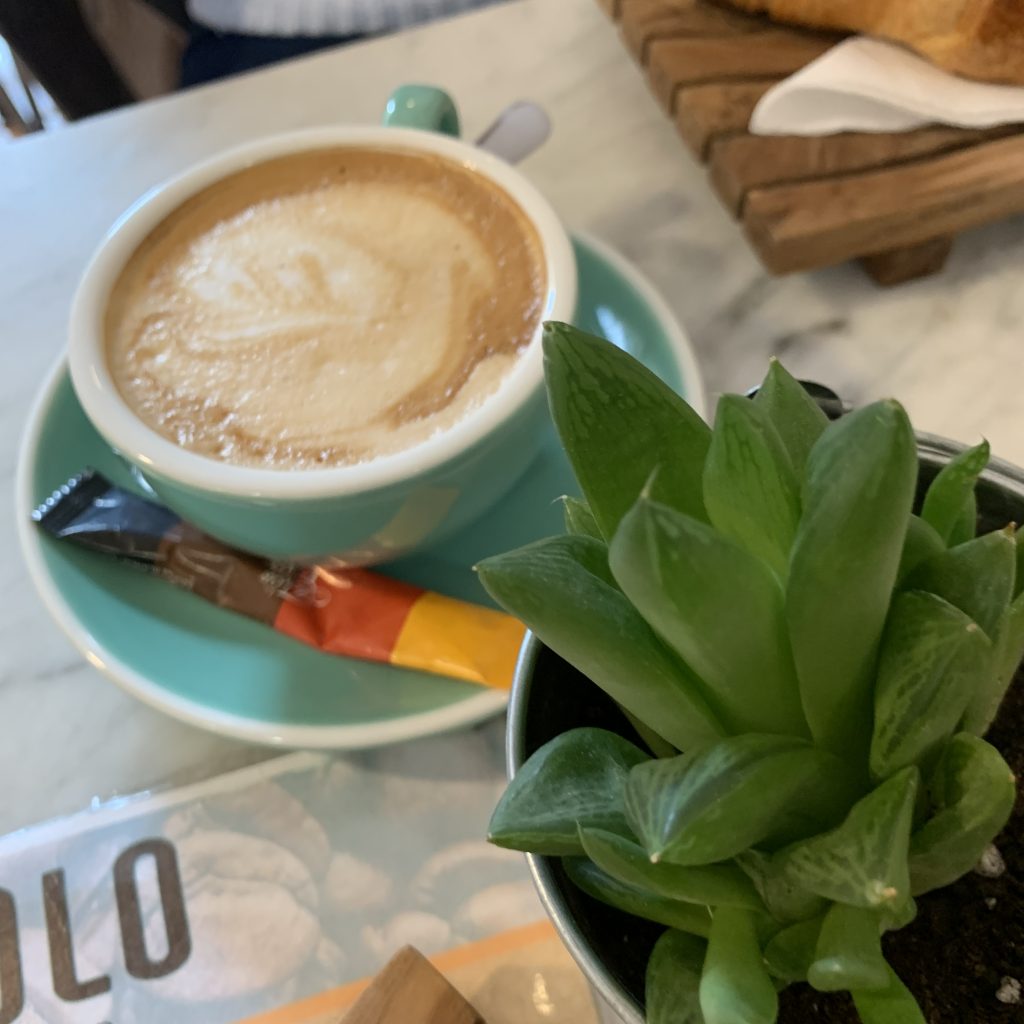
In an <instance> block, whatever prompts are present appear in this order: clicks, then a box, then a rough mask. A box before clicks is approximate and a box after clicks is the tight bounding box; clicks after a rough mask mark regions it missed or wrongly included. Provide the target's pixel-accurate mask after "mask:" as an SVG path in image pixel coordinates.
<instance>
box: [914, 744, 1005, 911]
mask: <svg viewBox="0 0 1024 1024" xmlns="http://www.w3.org/2000/svg"><path fill="white" fill-rule="evenodd" d="M928 796H929V800H930V802H931V806H932V809H933V815H932V817H931V818H930V820H929V821H927V822H926V823H925V824H924V826H922V828H920V829H919V830H918V831H916V832H915V833H914V834H913V836H912V837H911V840H910V881H911V888H912V890H913V892H914V894H915V895H918V896H919V895H921V894H922V893H926V892H931V890H932V889H939V888H941V887H942V886H945V885H949V884H951V883H952V882H955V881H956V880H957V879H958V878H960V877H961V876H962V875H965V874H966V873H967V872H968V871H970V869H971V868H972V867H974V865H975V864H976V863H977V861H978V859H979V858H980V857H981V855H982V853H983V852H984V850H985V847H987V846H988V844H989V843H991V842H992V840H993V839H995V838H996V836H997V835H998V834H999V833H1000V831H1002V829H1003V826H1004V825H1005V824H1006V823H1007V821H1009V818H1010V814H1011V812H1012V811H1013V805H1014V800H1015V799H1016V796H1017V787H1016V781H1015V779H1014V777H1013V772H1011V771H1010V767H1009V765H1008V764H1007V763H1006V762H1005V761H1004V760H1003V758H1002V757H1001V756H1000V754H999V751H997V750H996V749H995V747H992V746H990V745H989V744H988V743H986V742H985V741H984V740H981V739H978V737H977V736H972V735H970V734H969V733H958V734H957V735H956V736H954V737H953V738H952V739H951V740H950V741H949V743H948V744H947V746H946V749H945V750H944V751H943V753H942V757H941V758H940V759H939V762H938V765H937V766H936V768H935V771H934V772H933V774H932V776H931V778H930V779H929V783H928Z"/></svg>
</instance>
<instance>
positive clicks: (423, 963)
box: [344, 946, 484, 1024]
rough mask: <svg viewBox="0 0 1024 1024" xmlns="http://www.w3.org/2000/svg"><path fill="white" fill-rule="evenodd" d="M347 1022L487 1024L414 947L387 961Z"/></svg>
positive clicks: (380, 1023)
mask: <svg viewBox="0 0 1024 1024" xmlns="http://www.w3.org/2000/svg"><path fill="white" fill-rule="evenodd" d="M344 1024H484V1021H483V1018H482V1017H481V1016H480V1015H479V1014H478V1013H477V1012H476V1010H474V1009H473V1007H472V1006H470V1005H469V1003H467V1002H466V1000H465V999H463V998H462V996H460V995H459V993H458V992H456V991H455V989H454V988H452V986H451V985H449V984H448V982H447V981H445V979H444V978H443V977H442V976H441V975H440V974H439V973H438V972H437V970H436V969H435V968H434V967H433V966H432V965H431V964H430V963H429V962H428V961H427V960H426V959H425V958H424V957H423V956H422V955H421V954H420V953H418V952H417V951H416V950H415V949H413V948H412V947H411V946H406V947H405V949H402V950H400V951H399V952H398V953H396V954H395V955H394V957H392V959H391V960H390V961H389V962H388V965H387V966H386V967H385V968H384V970H383V971H381V973H380V974H378V975H377V977H376V978H375V979H374V980H373V983H372V984H371V985H370V987H369V988H368V989H367V990H366V991H365V992H364V993H363V995H362V996H361V998H360V999H359V1002H357V1003H356V1004H355V1006H353V1007H352V1009H351V1010H349V1011H348V1014H347V1015H346V1016H345V1018H344Z"/></svg>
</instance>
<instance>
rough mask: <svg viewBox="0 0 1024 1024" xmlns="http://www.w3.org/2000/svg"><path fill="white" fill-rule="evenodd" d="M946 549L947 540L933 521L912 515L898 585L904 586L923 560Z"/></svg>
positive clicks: (898, 575)
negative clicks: (927, 521) (929, 521)
mask: <svg viewBox="0 0 1024 1024" xmlns="http://www.w3.org/2000/svg"><path fill="white" fill-rule="evenodd" d="M945 550H946V542H945V541H944V540H943V539H942V538H941V537H940V536H939V534H938V532H937V531H936V529H935V527H934V526H932V525H931V523H926V522H925V521H924V520H923V519H922V518H921V517H920V516H911V517H910V521H909V522H908V523H907V536H906V539H905V540H904V542H903V552H902V554H901V555H900V568H899V572H898V573H897V585H898V586H902V585H903V584H904V583H905V582H906V580H907V578H908V577H909V576H910V574H911V573H912V572H913V571H914V570H915V569H916V568H917V567H918V566H919V565H921V564H922V563H923V562H926V561H928V559H929V558H932V557H933V556H935V555H941V554H942V552H943V551H945Z"/></svg>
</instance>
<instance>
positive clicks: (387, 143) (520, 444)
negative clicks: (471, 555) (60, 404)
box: [69, 86, 577, 565]
mask: <svg viewBox="0 0 1024 1024" xmlns="http://www.w3.org/2000/svg"><path fill="white" fill-rule="evenodd" d="M457 132H458V116H457V113H456V111H455V107H454V104H453V103H452V101H451V100H450V98H449V97H448V96H447V95H446V94H445V93H443V92H441V91H440V90H437V89H433V88H431V87H426V86H405V87H403V88H402V89H400V90H398V92H396V93H395V94H394V96H393V97H392V100H391V102H389V104H388V108H387V114H386V116H385V124H384V125H382V126H367V127H358V126H338V127H324V128H316V129H309V130H303V131H297V132H292V133H289V134H285V135H277V136H273V137H270V138H266V139H262V140H260V141H257V142H253V143H248V144H246V145H243V146H240V147H237V148H235V149H231V150H228V151H227V152H224V153H222V154H220V155H218V156H215V157H213V158H212V159H209V160H207V161H205V162H204V163H201V164H199V165H197V166H195V167H192V168H191V169H189V170H187V171H185V172H184V173H182V174H180V175H178V176H177V177H175V178H173V179H172V180H170V181H168V182H166V183H165V184H163V185H160V186H159V187H157V188H155V189H153V190H152V191H151V192H149V193H148V194H147V195H145V196H143V197H142V198H141V199H140V200H138V202H136V203H135V204H134V205H133V206H132V207H131V208H130V209H129V210H128V211H127V212H126V213H125V214H124V215H123V216H122V217H121V218H120V219H119V220H118V221H117V223H116V224H115V225H114V226H113V227H112V228H111V230H110V231H109V233H108V234H107V236H106V237H105V238H104V239H103V241H102V243H101V244H100V246H99V248H98V250H97V252H96V253H95V255H94V256H93V258H92V260H91V261H90V263H89V265H88V267H87V269H86V271H85V273H84V276H83V278H82V280H81V283H80V285H79V288H78V291H77V293H76V296H75V300H74V303H73V306H72V313H71V321H70V330H69V363H70V370H71V378H72V383H73V385H74V388H75V391H76V393H77V396H78V398H79V401H80V402H81V404H82V407H83V409H84V410H85V412H86V415H87V416H88V417H89V419H90V420H91V422H92V423H93V425H94V426H95V427H96V429H97V430H98V431H99V433H100V434H101V435H102V436H103V438H104V439H105V440H106V442H107V443H108V444H110V446H111V447H112V448H113V449H114V450H115V451H117V452H118V453H119V454H120V455H121V456H122V457H123V458H124V459H125V460H126V461H127V462H129V463H130V464H131V465H132V467H134V469H135V470H136V471H137V473H138V474H139V475H141V477H142V478H144V480H145V482H146V483H147V484H148V485H149V486H150V487H151V488H152V489H153V491H155V492H156V494H157V496H158V497H159V498H160V500H161V501H163V502H164V503H165V504H166V505H168V506H170V507H171V508H172V509H174V511H176V512H177V513H178V514H179V515H181V516H182V517H183V518H184V519H186V520H188V521H190V522H192V523H194V524H195V525H196V526H198V527H200V528H201V529H203V530H205V531H206V532H208V533H210V534H212V535H214V536H216V537H218V538H219V539H221V540H223V541H225V542H226V543H229V544H232V545H234V546H237V547H240V548H243V549H246V550H249V551H252V552H255V553H257V554H260V555H264V556H267V557H270V558H275V559H288V560H314V559H315V560H322V559H326V558H333V559H336V560H337V561H339V562H340V563H344V564H349V565H368V564H373V563H377V562H382V561H386V560H388V559H392V558H396V557H399V556H401V555H404V554H407V553H409V552H411V551H413V550H416V549H419V548H422V547H424V546H427V545H430V544H433V543H435V542H437V541H439V540H441V539H443V538H444V537H446V536H449V535H451V534H453V533H455V532H457V531H458V530H460V529H461V528H462V527H464V526H466V525H467V524H468V523H470V522H472V521H473V520H474V519H476V518H478V517H479V516H480V515H481V514H482V513H483V512H484V511H486V510H487V509H488V508H489V507H491V506H492V505H493V504H495V503H496V502H497V501H498V500H500V498H501V497H502V495H503V494H505V493H506V492H507V491H508V490H509V488H510V487H511V486H513V484H514V483H515V481H516V479H517V478H518V477H519V476H520V475H521V474H522V473H523V472H524V471H525V470H526V468H527V466H528V465H529V463H530V462H531V461H532V459H533V458H534V456H535V455H536V453H537V451H538V448H539V445H540V442H541V441H542V439H543V437H544V432H545V428H546V425H547V422H548V419H547V417H548V413H547V408H546V404H545V399H544V394H543V363H542V353H541V345H540V340H541V323H542V321H543V320H547V319H556V320H570V319H572V317H573V315H574V312H575V305H576V291H577V279H576V266H575V259H574V255H573V249H572V245H571V242H570V240H569V238H568V236H567V234H566V231H565V229H564V227H563V226H562V225H561V223H560V222H559V220H558V218H557V216H556V215H555V213H554V212H553V210H552V209H551V207H550V206H549V205H548V203H547V201H546V200H545V199H544V198H543V197H542V196H541V195H540V193H539V192H538V191H537V190H536V189H535V188H534V187H533V186H532V185H531V184H530V183H529V182H528V181H527V180H526V179H525V178H524V177H523V175H522V174H521V173H519V172H518V171H517V170H515V169H514V168H513V167H511V166H510V165H509V164H507V163H505V162H504V161H502V160H501V159H499V158H497V157H495V156H492V155H490V154H488V153H486V152H483V151H481V150H480V149H478V148H476V147H474V146H472V145H470V144H468V143H466V142H463V141H460V140H459V139H458V138H457V137H455V134H456V133H457ZM307 173H308V174H309V175H310V176H311V178H310V180H312V179H315V180H316V182H318V183H325V184H323V188H324V189H329V190H333V191H329V193H328V192H323V191H317V189H320V188H321V186H320V184H318V185H317V188H316V189H309V188H307V187H306V186H305V185H302V186H301V187H300V186H299V185H296V184H295V182H297V181H300V180H301V179H302V176H303V175H304V174H307ZM332 175H337V176H338V177H337V179H336V180H335V179H334V178H332V177H331V176H332ZM261 189H263V191H262V192H261V191H260V190H261ZM275 189H276V190H277V191H275ZM289 189H290V191H289ZM325 195H328V196H329V197H334V196H335V195H337V196H338V197H339V198H338V200H337V203H335V200H334V199H333V198H328V199H325V198H324V196H325ZM264 199H266V202H265V203H264V202H263V200H264ZM332 204H334V205H332ZM375 211H377V212H379V214H380V218H379V219H375V218H376V217H377V213H375ZM204 218H205V219H204ZM218 218H219V219H218ZM378 224H380V225H387V226H388V229H387V230H386V231H384V230H381V229H379V228H378V226H377V225H378ZM207 228H208V229H209V230H207ZM484 228H486V230H484ZM204 232H205V233H204ZM495 238H498V239H500V241H501V245H500V247H499V248H500V251H499V249H498V248H496V247H495V246H496V244H497V243H495V241H494V239H495ZM196 239H199V241H198V242H197V241H195V240H196ZM211 239H212V241H211ZM353 252H355V253H357V256H355V257H354V256H353V255H352V253H353ZM325 253H326V256H325V255H324V254H325ZM335 256H337V260H336V261H335V262H332V260H334V257H335ZM353 259H354V260H355V262H354V263H353V262H352V260H353ZM310 261H312V262H310ZM346 261H348V262H346ZM335 263H336V264H337V265H335ZM239 267H241V268H242V270H239ZM297 268H298V269H297ZM339 268H340V269H339ZM531 275H532V276H531ZM183 281H184V282H186V284H187V287H186V286H185V285H182V282H183ZM182 288H185V291H184V292H181V289H182ZM168 289H170V290H171V291H168ZM172 293H173V294H172ZM183 294H184V296H185V297H184V298H182V295H183ZM325 295H326V296H328V298H327V299H325V298H324V296H325ZM353 318H354V319H353ZM240 338H241V339H242V342H244V344H242V343H240V342H239V339H240ZM339 339H341V341H339ZM250 342H251V344H250ZM336 342H337V344H336ZM345 345H354V346H355V348H354V349H353V352H354V353H355V354H354V355H353V354H352V353H349V355H348V356H346V355H345V352H347V351H348V350H347V349H345ZM339 352H340V353H341V355H339ZM350 356H351V358H350Z"/></svg>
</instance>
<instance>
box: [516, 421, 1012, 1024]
mask: <svg viewBox="0 0 1024 1024" xmlns="http://www.w3.org/2000/svg"><path fill="white" fill-rule="evenodd" d="M962 450H963V446H962V445H958V444H955V443H953V442H950V441H946V440H944V439H942V438H938V437H933V436H930V435H927V434H919V435H918V451H919V455H920V463H921V474H920V480H919V485H918V493H919V498H920V497H921V496H923V493H924V490H925V489H926V487H927V485H928V484H929V483H930V482H931V480H932V479H933V478H934V477H935V475H936V474H937V473H938V471H939V470H940V469H941V468H942V466H944V465H945V464H946V462H948V461H949V460H950V459H951V458H952V457H953V456H955V455H956V454H958V453H959V452H961V451H962ZM977 496H978V510H979V512H978V520H979V529H980V530H981V531H989V530H993V529H998V528H1001V527H1003V526H1005V525H1006V524H1007V523H1009V522H1015V523H1021V524H1024V471H1021V470H1020V469H1017V468H1016V467H1014V466H1011V465H1009V464H1007V463H1003V462H999V461H998V460H993V461H992V462H991V464H990V466H989V468H988V469H987V470H986V471H985V473H984V474H983V475H982V477H981V479H980V481H979V483H978V488H977ZM580 726H597V727H600V728H604V729H610V730H612V731H614V732H618V733H620V734H622V735H624V736H626V737H628V738H630V739H632V740H633V741H634V742H636V743H637V744H638V745H641V741H640V740H639V737H637V736H636V734H635V733H634V731H633V729H632V727H631V726H630V725H629V723H628V722H627V721H626V719H625V718H624V717H623V715H622V714H621V712H620V711H619V710H618V708H617V706H616V705H615V704H614V702H612V701H611V700H610V699H609V698H608V697H607V696H606V695H605V694H604V693H603V692H602V691H601V690H599V689H598V688H597V687H596V686H595V685H594V684H593V683H592V682H590V680H589V679H587V678H586V677H585V676H583V675H581V674H580V673H579V672H577V671H576V670H575V669H573V668H572V667H571V666H569V665H568V664H566V663H565V662H564V661H562V660H561V659H560V658H559V657H558V656H557V655H555V654H554V653H553V652H551V651H550V650H548V649H547V648H546V647H544V646H543V644H541V643H540V642H539V641H538V640H537V639H536V638H534V637H532V636H528V637H527V640H526V643H525V645H524V647H523V650H522V653H521V656H520V660H519V665H518V668H517V671H516V679H515V682H514V685H513V688H512V697H511V703H510V706H509V723H508V740H507V754H508V768H509V774H510V776H511V775H514V774H515V773H516V771H517V770H518V768H519V767H520V766H521V765H522V764H523V762H524V761H525V760H526V759H527V758H528V757H529V756H530V755H531V754H532V753H533V752H534V751H535V750H537V749H538V748H539V747H540V746H542V745H543V744H544V743H546V742H548V741H549V740H551V739H553V738H554V737H555V736H557V735H559V734H561V733H563V732H565V731H567V730H569V729H573V728H577V727H580ZM988 738H989V740H990V741H991V742H993V744H994V745H995V746H997V747H1000V749H1001V752H1002V754H1003V756H1004V757H1006V759H1007V761H1008V762H1009V763H1010V765H1011V767H1012V768H1013V769H1014V770H1015V772H1016V773H1017V776H1018V778H1021V777H1024V679H1022V673H1018V676H1017V679H1016V681H1015V683H1014V686H1013V687H1012V688H1011V693H1010V695H1009V697H1008V698H1007V702H1006V704H1005V705H1004V709H1003V714H1002V715H1001V717H1000V721H999V722H997V723H996V726H995V727H994V728H993V730H992V732H991V733H990V734H989V737H988ZM998 843H999V846H1000V849H1001V850H1002V852H1003V853H1004V854H1006V855H1007V865H1008V869H1007V871H1006V873H1005V874H1004V875H1002V876H1001V877H999V878H983V877H981V876H979V875H976V874H973V875H969V876H967V878H965V879H961V880H960V881H959V882H957V883H956V884H955V885H953V886H950V887H949V888H947V889H943V890H940V891H938V892H936V893H932V894H929V895H928V896H925V897H922V899H921V900H920V908H921V913H920V914H919V917H918V920H917V921H916V922H915V923H914V924H913V925H911V926H910V927H909V928H907V929H905V930H904V931H902V932H900V933H896V934H895V935H894V936H890V940H889V941H888V944H887V955H889V957H890V960H892V962H893V966H894V967H895V968H896V970H897V972H898V973H900V974H901V976H903V977H904V980H905V981H906V982H907V983H908V984H909V985H910V987H911V988H912V989H914V990H915V994H916V995H917V996H918V998H919V999H920V1000H921V1002H922V1007H923V1008H924V1009H925V1015H926V1018H927V1019H928V1020H929V1024H940V1017H939V1016H936V1010H935V1007H938V1008H940V1009H941V1024H1010V1022H1012V1021H1015V1022H1017V1024H1020V1021H1022V1020H1024V1003H1019V1004H1018V1003H1014V1002H1012V1001H1008V1002H1005V1001H1001V1000H1000V999H999V998H997V992H1000V991H1001V995H1002V999H1003V1000H1006V999H1009V1000H1012V997H1013V984H1012V979H1016V980H1017V981H1019V982H1024V797H1022V796H1021V795H1018V801H1017V807H1016V810H1015V813H1014V816H1013V817H1012V819H1011V821H1010V824H1009V825H1008V826H1007V828H1006V830H1005V831H1004V832H1003V834H1002V836H1001V837H1000V839H999V841H998ZM527 860H528V862H529V865H530V870H531V872H532V874H533V878H534V882H535V883H536V886H537V889H538V892H539V893H540V897H541V900H542V901H543V903H544V906H545V908H546V910H547V912H548V914H549V915H550V917H551V919H552V921H553V923H554V925H555V927H556V928H557V929H558V932H559V934H560V935H561V937H562V940H563V941H564V942H565V944H566V946H567V947H568V949H569V951H570V952H571V953H572V955H573V957H574V958H575V959H576V961H577V963H578V964H579V965H580V967H581V968H582V970H583V972H584V973H585V975H586V976H587V978H588V980H589V981H590V983H591V985H592V986H593V988H594V989H595V991H596V993H597V995H598V996H599V997H600V998H601V999H602V1000H603V1001H604V1002H605V1003H607V1004H608V1006H609V1007H610V1008H611V1010H612V1011H613V1013H614V1014H615V1015H617V1017H618V1018H621V1020H622V1021H623V1022H625V1024H644V1013H643V991H644V971H645V967H646V963H647V958H648V955H649V954H650V951H651V949H652V947H653V945H654V943H655V941H656V940H657V938H658V936H659V935H660V934H661V933H662V932H663V931H664V929H663V927H662V926H660V925H655V924H650V923H648V922H646V921H642V920H639V919H637V918H634V917H630V916H629V915H626V914H623V913H621V912H620V911H617V910H614V909H612V908H611V907H607V906H605V905H604V904H602V903H599V902H597V901H596V900H593V899H592V898H591V897H589V896H586V895H584V894H583V893H582V892H580V891H579V890H578V889H576V888H575V887H574V886H573V885H572V883H571V882H569V880H568V878H567V877H566V875H565V873H564V871H563V870H562V867H561V865H560V863H559V861H558V860H557V859H552V858H547V857H540V856H535V855H528V856H527ZM993 900H994V901H995V902H994V903H993V902H992V901H993ZM901 939H902V940H903V941H902V945H901ZM972 944H973V946H977V949H976V950H975V951H974V954H973V955H969V953H968V952H966V951H967V950H969V949H971V948H972ZM894 953H895V955H894ZM908 953H909V955H910V957H911V960H912V964H911V966H914V964H915V963H916V965H917V970H916V971H908V968H907V964H906V962H905V960H906V958H907V954H908ZM946 965H948V969H947V966H946ZM1014 965H1016V966H1015V969H1014ZM915 973H916V974H917V975H918V978H917V979H916V981H917V984H915V978H914V976H913V975H914V974H915ZM922 978H923V979H924V981H925V984H924V986H923V987H924V988H925V989H927V990H928V991H922V985H921V983H920V982H921V979H922ZM1008 978H1009V979H1011V980H1010V981H1007V979H1008ZM932 982H934V984H932ZM958 1004H959V1005H958ZM929 1007H931V1009H929ZM857 1019H858V1018H857V1017H856V1014H855V1012H854V1010H853V1005H852V1002H851V1001H850V1000H849V999H848V997H847V996H845V995H840V996H823V995H821V994H820V993H817V992H814V990H812V989H810V988H809V987H808V986H803V985H799V986H793V987H792V988H790V989H789V990H787V992H786V993H784V995H783V997H782V1012H781V1014H780V1024H811V1022H813V1024H847V1022H853V1021H856V1020H857Z"/></svg>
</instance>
